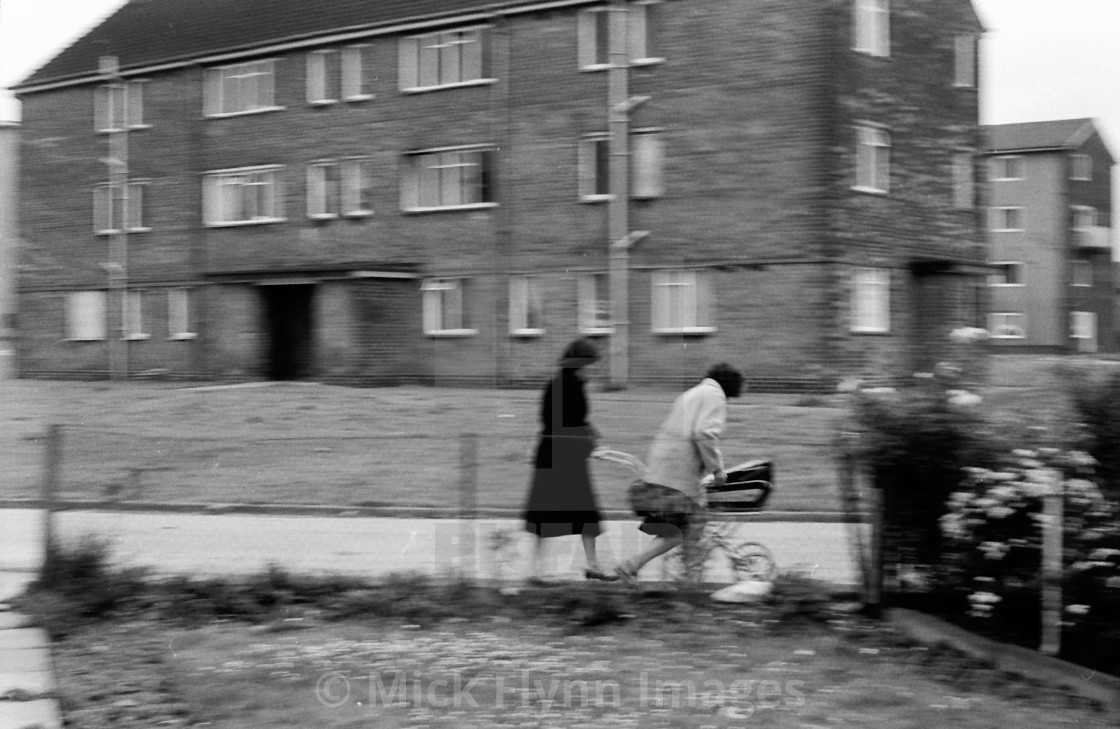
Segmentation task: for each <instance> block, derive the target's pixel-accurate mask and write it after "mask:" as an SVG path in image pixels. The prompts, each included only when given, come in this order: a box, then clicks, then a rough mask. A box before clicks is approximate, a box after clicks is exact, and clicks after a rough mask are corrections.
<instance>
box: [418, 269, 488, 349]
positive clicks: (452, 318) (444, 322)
mask: <svg viewBox="0 0 1120 729" xmlns="http://www.w3.org/2000/svg"><path fill="white" fill-rule="evenodd" d="M465 289H466V280H465V279H461V278H437V279H428V280H426V281H424V282H423V283H422V284H421V285H420V291H421V294H422V296H423V302H422V306H423V321H424V333H425V334H428V335H444V336H456V335H458V336H464V335H469V334H475V333H476V331H475V330H474V329H471V328H470V327H469V322H468V318H467V309H466V293H465Z"/></svg>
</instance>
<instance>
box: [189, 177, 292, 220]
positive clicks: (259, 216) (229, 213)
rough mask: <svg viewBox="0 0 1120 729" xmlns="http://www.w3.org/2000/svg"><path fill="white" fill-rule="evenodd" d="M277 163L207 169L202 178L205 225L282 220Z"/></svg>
mask: <svg viewBox="0 0 1120 729" xmlns="http://www.w3.org/2000/svg"><path fill="white" fill-rule="evenodd" d="M280 170H281V168H280V167H254V168H245V169H238V170H222V171H219V172H211V173H208V174H207V175H206V176H205V177H204V178H203V188H202V190H203V197H202V216H203V220H204V222H205V223H206V225H211V226H220V225H242V224H246V223H274V222H278V221H281V220H283V219H284V218H283V207H282V204H281V196H280V187H281V185H280Z"/></svg>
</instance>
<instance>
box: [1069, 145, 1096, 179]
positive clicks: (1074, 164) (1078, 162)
mask: <svg viewBox="0 0 1120 729" xmlns="http://www.w3.org/2000/svg"><path fill="white" fill-rule="evenodd" d="M1069 179H1071V180H1081V181H1083V182H1091V181H1092V179H1093V158H1092V157H1091V156H1089V155H1087V154H1084V153H1082V152H1076V153H1074V154H1071V155H1070V162H1069Z"/></svg>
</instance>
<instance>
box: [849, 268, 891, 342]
mask: <svg viewBox="0 0 1120 729" xmlns="http://www.w3.org/2000/svg"><path fill="white" fill-rule="evenodd" d="M851 316H852V322H851V330H852V331H853V332H862V333H872V334H881V333H885V332H889V331H890V330H891V272H890V271H888V270H885V269H882V268H861V269H858V270H856V272H855V275H854V276H853V277H852V301H851Z"/></svg>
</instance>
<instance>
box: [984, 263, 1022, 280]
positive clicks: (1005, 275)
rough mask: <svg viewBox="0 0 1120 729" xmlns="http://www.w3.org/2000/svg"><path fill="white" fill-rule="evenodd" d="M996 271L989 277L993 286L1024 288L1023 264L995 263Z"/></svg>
mask: <svg viewBox="0 0 1120 729" xmlns="http://www.w3.org/2000/svg"><path fill="white" fill-rule="evenodd" d="M992 266H993V267H995V271H994V272H993V273H991V274H990V275H989V276H988V283H989V285H991V286H1022V285H1023V264H1022V263H1019V262H1017V261H1007V262H1000V263H993V264H992Z"/></svg>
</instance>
